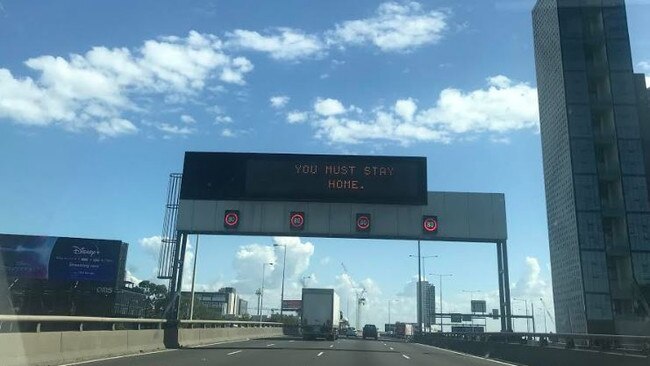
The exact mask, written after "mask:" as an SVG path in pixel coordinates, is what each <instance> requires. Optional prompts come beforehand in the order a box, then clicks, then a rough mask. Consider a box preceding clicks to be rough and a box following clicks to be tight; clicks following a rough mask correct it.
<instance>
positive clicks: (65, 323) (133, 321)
mask: <svg viewBox="0 0 650 366" xmlns="http://www.w3.org/2000/svg"><path fill="white" fill-rule="evenodd" d="M167 324H168V321H167V319H145V318H107V317H91V316H61V315H0V333H7V332H17V331H19V332H41V331H62V330H75V331H84V330H124V329H162V328H163V327H164V326H165V325H167ZM177 324H178V327H179V328H239V327H242V328H254V327H262V328H268V327H282V325H283V324H282V323H275V322H261V323H260V322H259V321H241V320H180V321H179V322H178V323H177Z"/></svg>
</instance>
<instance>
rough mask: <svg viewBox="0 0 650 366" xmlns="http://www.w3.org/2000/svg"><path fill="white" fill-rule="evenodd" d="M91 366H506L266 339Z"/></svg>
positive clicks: (393, 345)
mask: <svg viewBox="0 0 650 366" xmlns="http://www.w3.org/2000/svg"><path fill="white" fill-rule="evenodd" d="M84 364H85V365H89V366H145V365H147V366H148V365H155V366H199V365H200V366H207V365H233V366H258V365H259V366H276V365H277V366H298V365H309V366H320V365H323V366H325V365H337V366H366V365H377V366H425V365H427V366H430V365H436V366H461V365H463V366H464V365H467V366H496V365H507V363H501V362H498V361H493V360H486V359H482V358H477V357H473V356H468V355H462V354H458V353H454V352H451V351H447V350H440V349H437V348H434V347H430V346H425V345H420V344H415V343H404V342H401V341H397V340H393V339H380V340H379V341H375V340H362V339H355V338H351V339H345V338H342V339H338V340H336V341H333V342H332V341H303V340H302V339H299V338H290V337H283V338H268V339H255V340H248V341H239V342H229V343H220V344H214V345H208V346H203V347H196V348H186V349H181V350H170V351H163V352H158V353H151V354H144V355H138V356H131V357H123V358H115V359H108V360H100V361H93V362H90V363H88V362H87V363H84Z"/></svg>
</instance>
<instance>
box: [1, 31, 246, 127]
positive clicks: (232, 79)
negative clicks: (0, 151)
mask: <svg viewBox="0 0 650 366" xmlns="http://www.w3.org/2000/svg"><path fill="white" fill-rule="evenodd" d="M25 65H26V66H27V67H28V68H29V69H30V70H31V71H33V72H35V73H36V75H37V76H36V78H35V79H32V78H31V77H15V76H14V75H12V73H11V72H10V71H9V70H7V69H2V68H0V118H6V119H8V120H11V121H13V122H14V123H19V124H26V125H41V126H49V125H56V126H59V127H62V128H64V129H67V130H73V131H78V130H84V129H92V130H95V131H97V132H98V133H99V134H100V135H101V136H117V135H119V134H123V133H133V132H135V131H137V127H135V126H134V125H133V124H132V123H131V122H129V121H127V120H126V119H125V118H124V117H123V114H124V113H126V112H132V113H136V112H138V111H140V109H139V108H138V107H137V106H136V103H134V102H133V101H132V99H133V98H134V97H149V96H158V95H162V96H163V97H165V98H166V99H168V100H171V101H173V100H177V101H183V100H186V99H187V96H189V95H192V94H194V93H196V92H199V91H201V90H202V89H203V88H204V87H205V86H206V84H207V83H209V82H213V81H215V80H217V79H219V80H221V81H222V82H227V83H234V84H243V83H244V76H245V74H246V73H248V72H250V71H251V70H252V69H253V65H252V64H251V62H250V61H249V60H247V59H246V58H243V57H235V58H232V57H231V56H229V55H227V54H226V53H224V51H223V50H222V43H221V41H220V40H219V39H218V38H217V37H216V36H214V35H210V34H200V33H198V32H195V31H191V32H190V33H189V34H188V36H187V37H185V38H181V37H164V38H160V39H157V40H147V41H145V42H144V43H143V45H142V46H141V47H139V48H136V49H126V48H106V47H94V48H92V49H91V50H89V51H88V52H86V53H85V54H83V55H82V54H72V55H70V56H69V57H68V58H63V57H57V56H51V55H43V56H38V57H34V58H31V59H28V60H27V61H25Z"/></svg>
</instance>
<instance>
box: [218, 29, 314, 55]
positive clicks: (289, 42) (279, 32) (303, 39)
mask: <svg viewBox="0 0 650 366" xmlns="http://www.w3.org/2000/svg"><path fill="white" fill-rule="evenodd" d="M267 33H271V34H267V35H262V34H260V33H258V32H254V31H249V30H243V29H236V30H234V31H233V32H230V33H227V37H228V46H232V47H237V48H243V49H250V50H253V51H259V52H266V53H268V54H269V55H270V56H271V58H274V59H276V60H298V59H301V58H307V57H314V56H319V55H320V54H321V53H322V52H323V51H324V48H325V44H323V42H322V41H321V40H320V39H319V38H318V37H317V36H314V35H309V34H305V33H303V32H302V31H300V30H297V29H291V28H277V29H274V30H273V31H271V32H267Z"/></svg>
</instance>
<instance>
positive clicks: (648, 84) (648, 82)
mask: <svg viewBox="0 0 650 366" xmlns="http://www.w3.org/2000/svg"><path fill="white" fill-rule="evenodd" d="M645 86H646V88H648V89H650V76H647V75H646V77H645Z"/></svg>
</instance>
